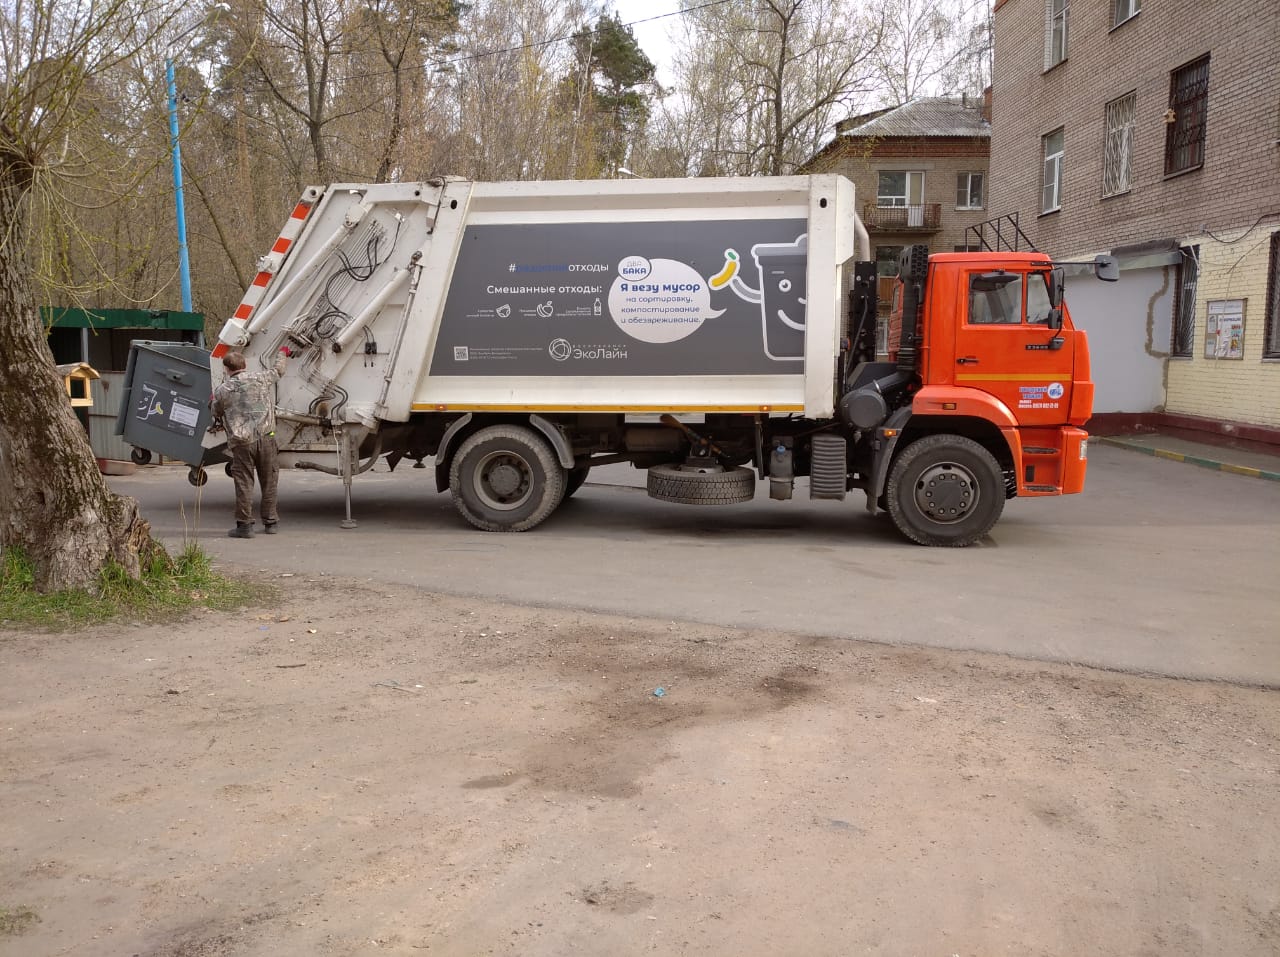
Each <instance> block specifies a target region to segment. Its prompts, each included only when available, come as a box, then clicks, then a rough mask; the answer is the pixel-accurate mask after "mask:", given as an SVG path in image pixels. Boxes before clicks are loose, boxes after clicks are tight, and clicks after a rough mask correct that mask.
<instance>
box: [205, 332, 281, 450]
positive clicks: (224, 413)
mask: <svg viewBox="0 0 1280 957" xmlns="http://www.w3.org/2000/svg"><path fill="white" fill-rule="evenodd" d="M286 361H287V360H286V356H285V354H284V353H283V352H280V353H277V354H276V364H275V366H274V367H273V368H271V369H267V370H265V371H263V372H248V371H245V372H237V373H236V374H235V375H233V376H230V377H229V378H227V379H225V380H223V382H222V384H221V385H219V386H218V387H217V388H216V389H214V390H213V401H212V402H211V403H210V407H211V408H212V410H213V418H214V421H215V422H221V423H222V424H223V426H225V428H226V430H227V445H228V446H232V447H234V446H237V445H252V444H253V443H254V442H257V441H258V440H259V439H261V438H263V437H264V436H267V435H274V434H275V431H276V383H277V382H278V381H280V377H281V376H282V375H284V368H285V362H286Z"/></svg>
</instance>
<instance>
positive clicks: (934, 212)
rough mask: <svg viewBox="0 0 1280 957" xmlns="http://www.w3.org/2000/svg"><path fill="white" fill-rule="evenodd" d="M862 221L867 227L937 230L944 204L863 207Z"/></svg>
mask: <svg viewBox="0 0 1280 957" xmlns="http://www.w3.org/2000/svg"><path fill="white" fill-rule="evenodd" d="M862 223H863V225H865V226H866V227H867V229H878V230H881V231H883V232H894V233H907V232H911V231H912V230H936V229H938V227H939V226H941V224H942V204H941V203H922V204H920V205H918V206H877V205H875V204H874V203H867V204H866V205H864V206H863V207H862Z"/></svg>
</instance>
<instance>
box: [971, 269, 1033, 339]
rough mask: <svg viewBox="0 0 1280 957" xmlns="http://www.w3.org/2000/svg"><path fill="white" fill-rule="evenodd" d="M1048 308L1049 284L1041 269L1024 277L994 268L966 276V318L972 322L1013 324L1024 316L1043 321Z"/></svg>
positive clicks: (983, 324)
mask: <svg viewBox="0 0 1280 957" xmlns="http://www.w3.org/2000/svg"><path fill="white" fill-rule="evenodd" d="M1024 280H1025V281H1024ZM1024 290H1025V296H1026V299H1025V301H1024V299H1023V296H1024ZM1050 308H1051V307H1050V305H1049V285H1048V283H1047V282H1046V281H1045V276H1044V274H1043V273H1031V274H1030V275H1027V276H1025V277H1024V276H1023V275H1022V274H1021V273H1011V272H1004V271H997V272H986V273H973V274H971V275H970V276H969V322H970V323H971V324H973V325H979V326H987V325H1002V326H1016V325H1021V324H1022V322H1023V321H1024V318H1025V321H1026V322H1027V323H1028V324H1031V325H1044V324H1046V323H1047V322H1048V321H1049V312H1050Z"/></svg>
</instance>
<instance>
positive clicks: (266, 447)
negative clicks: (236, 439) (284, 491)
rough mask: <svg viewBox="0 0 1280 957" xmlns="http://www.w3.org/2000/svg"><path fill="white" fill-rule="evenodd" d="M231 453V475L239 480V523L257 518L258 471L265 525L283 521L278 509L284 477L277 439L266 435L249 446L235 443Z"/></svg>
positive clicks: (245, 523)
mask: <svg viewBox="0 0 1280 957" xmlns="http://www.w3.org/2000/svg"><path fill="white" fill-rule="evenodd" d="M228 451H229V452H230V453H231V478H232V479H233V480H234V481H235V483H236V524H238V525H248V524H250V523H251V522H252V521H253V476H254V473H255V472H256V473H257V476H258V484H259V485H260V486H261V487H262V506H261V508H260V509H259V511H260V513H261V515H262V524H263V525H274V524H275V523H276V522H277V521H279V520H280V515H279V513H278V512H277V511H276V484H277V481H278V479H279V478H280V465H279V463H278V462H277V461H276V453H277V451H278V447H277V446H276V438H275V436H274V435H264V436H263V437H262V438H260V439H258V441H256V442H250V443H249V444H248V445H235V446H232V447H231V448H230V449H229V450H228Z"/></svg>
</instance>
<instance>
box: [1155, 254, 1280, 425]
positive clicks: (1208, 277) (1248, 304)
mask: <svg viewBox="0 0 1280 957" xmlns="http://www.w3.org/2000/svg"><path fill="white" fill-rule="evenodd" d="M1272 232H1273V230H1270V229H1267V230H1264V229H1255V230H1253V231H1252V232H1251V233H1248V234H1247V235H1245V237H1244V238H1243V239H1241V240H1239V241H1237V242H1234V243H1230V244H1228V243H1222V242H1216V241H1214V240H1212V239H1208V238H1207V237H1194V241H1195V242H1198V243H1199V244H1200V264H1201V274H1200V280H1199V283H1198V284H1197V287H1196V317H1195V323H1196V326H1195V347H1194V349H1193V350H1192V355H1191V358H1189V359H1170V360H1169V374H1168V398H1167V400H1166V402H1165V408H1166V409H1167V410H1168V411H1170V412H1180V413H1183V414H1185V415H1198V416H1203V417H1205V418H1212V419H1230V420H1233V421H1237V422H1248V423H1251V424H1254V425H1268V426H1276V427H1280V360H1275V359H1271V360H1264V359H1263V358H1262V350H1263V343H1264V340H1265V336H1266V317H1265V313H1264V307H1265V303H1266V296H1267V260H1268V256H1269V253H1270V240H1271V234H1272ZM1240 233H1243V230H1237V231H1236V233H1234V234H1228V235H1222V234H1218V235H1220V236H1221V238H1223V239H1235V238H1236V237H1237V235H1238V234H1240ZM1214 299H1244V300H1245V317H1244V358H1243V359H1206V358H1205V357H1204V350H1205V335H1206V330H1207V326H1208V323H1207V321H1206V320H1207V317H1208V314H1209V306H1208V304H1209V301H1210V300H1214ZM1226 410H1229V411H1230V414H1224V411H1226Z"/></svg>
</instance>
